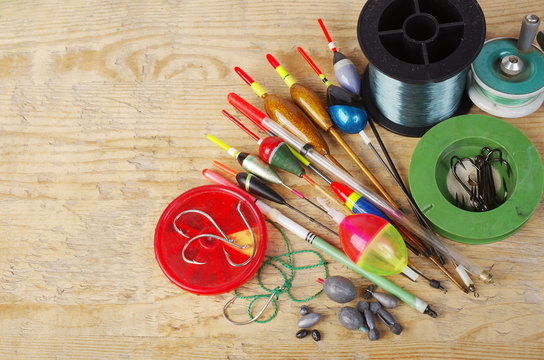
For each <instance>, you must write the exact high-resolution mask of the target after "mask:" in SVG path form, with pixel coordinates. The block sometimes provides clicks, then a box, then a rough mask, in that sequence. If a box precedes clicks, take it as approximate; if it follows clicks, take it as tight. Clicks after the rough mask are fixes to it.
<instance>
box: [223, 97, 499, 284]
mask: <svg viewBox="0 0 544 360" xmlns="http://www.w3.org/2000/svg"><path fill="white" fill-rule="evenodd" d="M227 98H228V101H229V103H230V104H231V105H233V106H234V107H235V108H236V109H237V110H238V111H240V112H241V113H242V114H244V116H246V117H247V118H248V119H250V120H251V121H252V122H254V123H260V124H262V125H263V126H264V127H266V128H267V129H268V130H269V131H271V132H273V133H274V134H275V135H276V136H278V137H280V138H281V139H282V140H283V141H285V142H286V143H287V144H288V145H290V146H291V147H292V148H294V149H295V150H297V151H299V152H301V155H303V156H304V157H307V158H308V159H309V160H310V161H311V162H312V163H315V164H317V165H318V166H320V167H321V168H322V169H323V170H324V171H326V172H327V173H329V174H331V175H332V176H335V177H336V178H338V179H339V180H340V181H342V182H343V183H345V184H346V185H348V186H349V187H351V188H352V189H353V190H355V191H357V192H358V193H359V194H361V195H362V196H364V197H365V199H367V200H368V201H369V202H371V203H372V204H373V205H374V206H376V207H377V208H379V209H380V210H382V211H383V212H384V213H385V214H386V215H387V217H388V218H390V219H391V220H393V221H394V222H395V223H399V224H400V225H402V226H403V227H405V228H406V229H407V230H409V231H411V232H412V233H413V234H414V235H416V236H418V237H419V238H420V239H422V240H423V241H425V242H426V243H427V244H429V245H430V246H434V247H435V248H436V249H437V250H438V251H440V252H441V253H442V254H443V255H444V256H446V257H448V258H450V259H452V260H454V261H455V262H456V263H457V264H458V265H461V266H463V267H464V268H465V270H467V271H468V272H469V273H471V274H474V275H476V276H478V277H480V279H481V280H482V281H484V282H485V283H487V284H489V283H493V276H492V274H491V272H490V270H488V269H484V268H483V267H481V266H480V265H478V264H476V263H475V262H474V261H472V260H470V259H469V258H467V257H466V256H464V255H463V254H461V253H459V252H458V251H457V250H455V249H454V248H453V247H451V246H447V245H446V244H444V243H443V242H442V241H441V240H440V239H439V238H438V236H437V235H435V234H433V233H431V232H429V231H428V230H427V229H425V228H423V227H421V226H420V225H419V224H417V223H415V222H414V221H412V220H411V219H410V218H409V217H408V216H407V215H406V214H404V213H403V212H402V211H401V210H400V209H398V208H396V207H394V206H392V205H391V204H390V203H389V202H387V201H386V200H384V199H382V198H381V197H380V196H378V195H376V194H375V193H374V192H372V191H371V190H369V189H367V188H366V187H365V186H363V185H362V184H361V183H360V182H359V181H358V180H356V179H355V178H353V177H352V176H351V175H350V174H348V173H347V172H346V171H344V170H342V169H340V168H339V167H338V166H336V165H335V164H334V163H332V162H331V161H330V160H329V159H327V158H326V157H324V156H323V155H321V154H320V153H319V152H318V151H316V150H315V149H313V147H312V146H311V144H308V143H305V142H303V141H302V140H300V139H299V138H298V137H296V136H294V135H293V134H292V133H290V132H289V131H288V130H287V129H285V128H283V127H282V126H280V125H278V124H277V123H276V122H274V121H273V120H272V119H271V118H269V117H268V116H266V115H265V114H264V113H263V112H261V111H260V110H258V109H257V108H255V107H254V106H253V105H251V104H250V103H248V102H247V101H245V100H244V99H242V98H241V97H240V96H238V95H237V94H235V93H230V94H228V97H227Z"/></svg>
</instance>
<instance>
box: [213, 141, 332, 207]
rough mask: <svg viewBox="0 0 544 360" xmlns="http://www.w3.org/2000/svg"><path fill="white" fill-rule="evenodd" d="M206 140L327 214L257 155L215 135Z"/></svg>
mask: <svg viewBox="0 0 544 360" xmlns="http://www.w3.org/2000/svg"><path fill="white" fill-rule="evenodd" d="M206 138H207V139H208V140H210V141H211V142H213V143H214V144H216V145H218V146H219V147H221V148H222V149H224V150H226V151H227V153H228V154H229V155H230V156H232V157H233V158H235V159H236V160H237V161H238V163H240V165H242V167H243V168H244V169H245V170H246V171H248V172H250V173H252V174H255V175H257V176H258V177H259V178H261V179H263V180H264V181H267V182H270V183H272V184H276V185H282V186H283V187H285V188H287V189H288V190H289V191H291V192H292V193H293V194H295V195H296V196H298V197H299V198H301V199H304V200H306V201H307V202H308V203H310V204H311V205H313V206H315V207H316V208H317V209H319V210H321V211H322V212H324V213H327V211H325V209H323V208H322V207H321V206H319V205H317V204H316V203H314V202H313V201H311V200H310V199H308V198H307V197H305V196H304V195H302V194H301V193H300V192H298V191H297V190H295V189H293V188H292V187H290V186H289V185H287V184H286V183H285V182H284V181H283V180H282V179H281V178H280V176H279V175H278V174H277V173H276V172H275V171H274V169H272V168H271V167H270V166H268V164H267V163H265V162H264V161H263V160H262V159H261V158H259V157H258V156H255V155H251V154H249V153H245V152H240V151H238V150H237V149H236V148H233V147H231V146H229V145H227V144H225V143H224V142H223V141H221V140H219V139H218V138H216V137H215V136H213V135H209V134H208V135H206Z"/></svg>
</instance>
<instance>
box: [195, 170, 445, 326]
mask: <svg viewBox="0 0 544 360" xmlns="http://www.w3.org/2000/svg"><path fill="white" fill-rule="evenodd" d="M202 174H203V175H204V176H205V177H206V178H207V179H209V180H211V181H213V182H216V183H218V184H222V185H225V186H234V184H232V183H231V182H230V181H228V180H227V179H225V178H224V177H223V176H221V175H219V174H218V173H216V172H214V171H212V170H209V169H204V171H202ZM254 201H255V204H256V205H257V206H258V207H259V209H260V210H261V212H262V213H263V215H264V216H266V217H267V218H268V219H269V220H270V221H272V222H275V223H277V224H279V225H281V226H283V227H285V228H286V229H288V230H289V231H291V232H292V233H293V234H295V235H296V236H297V237H299V238H301V239H303V240H305V241H306V242H308V243H309V244H310V245H312V246H314V247H315V248H317V249H318V250H321V251H323V252H324V253H325V254H327V255H328V256H330V257H332V258H333V259H334V260H336V261H338V262H339V263H341V264H343V265H344V266H346V267H348V268H349V269H351V270H353V271H355V272H356V273H358V274H359V275H362V276H363V277H365V278H366V279H368V280H369V281H371V282H373V283H374V284H376V285H378V286H380V287H381V288H382V289H383V290H385V291H387V292H389V293H391V294H393V295H395V296H396V297H397V298H399V299H400V300H402V301H404V302H405V303H406V304H408V305H409V306H411V307H412V308H414V309H416V310H417V311H419V312H420V313H422V314H427V315H429V316H431V317H433V318H435V317H436V316H437V314H436V312H435V311H434V310H432V309H431V307H430V306H429V304H427V303H426V302H425V301H423V300H421V299H420V298H418V297H416V296H415V295H414V294H412V293H410V292H408V291H406V290H404V289H403V288H401V287H400V286H398V285H396V284H394V283H393V282H391V281H389V280H388V279H386V278H384V277H382V276H380V275H376V274H373V273H371V272H368V271H366V270H364V269H362V268H360V267H359V266H357V265H356V264H355V263H354V262H353V261H351V260H350V259H349V258H348V256H347V255H346V254H345V253H344V252H342V251H341V250H338V249H337V248H336V247H334V246H333V245H331V244H329V243H328V242H327V241H325V240H323V239H322V238H320V237H319V236H317V235H315V234H314V233H312V232H311V231H309V230H307V229H306V228H304V227H302V226H301V225H299V224H298V223H296V222H294V221H293V220H291V219H290V218H288V217H287V216H285V215H283V214H282V213H281V212H280V211H278V210H277V209H274V208H272V207H270V206H268V205H267V204H265V203H264V202H262V201H260V200H258V199H255V198H254Z"/></svg>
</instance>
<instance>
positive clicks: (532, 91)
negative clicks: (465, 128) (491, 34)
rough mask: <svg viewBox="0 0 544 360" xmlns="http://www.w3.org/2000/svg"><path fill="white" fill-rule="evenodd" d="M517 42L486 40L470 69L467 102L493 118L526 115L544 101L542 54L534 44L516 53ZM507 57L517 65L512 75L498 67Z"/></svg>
mask: <svg viewBox="0 0 544 360" xmlns="http://www.w3.org/2000/svg"><path fill="white" fill-rule="evenodd" d="M517 40H518V39H513V38H498V39H491V40H488V41H487V42H486V43H485V44H484V46H483V48H482V51H481V52H480V54H479V55H478V57H477V58H476V60H474V63H473V64H472V66H471V71H470V74H469V78H468V79H469V80H468V81H469V83H468V86H467V88H468V94H469V96H470V99H471V100H472V101H473V102H474V104H476V106H478V107H479V108H480V109H482V110H484V111H486V112H488V113H490V114H492V115H495V116H500V117H505V118H517V117H522V116H526V115H529V114H531V113H533V112H534V111H536V110H537V109H538V108H539V107H540V106H541V105H542V103H543V102H544V53H543V52H542V51H541V50H540V49H538V48H537V47H536V46H534V45H532V46H531V47H530V48H529V50H527V51H520V50H519V49H518V48H517ZM509 58H512V59H513V60H514V61H515V62H516V65H517V66H519V70H518V71H517V72H515V73H509V72H508V70H505V69H504V67H503V66H501V63H502V61H503V60H505V59H509Z"/></svg>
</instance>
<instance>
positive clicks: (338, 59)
mask: <svg viewBox="0 0 544 360" xmlns="http://www.w3.org/2000/svg"><path fill="white" fill-rule="evenodd" d="M317 22H318V23H319V26H321V30H323V34H325V38H326V39H327V42H328V43H329V49H331V51H332V54H333V56H332V64H333V68H334V75H335V76H336V80H338V83H340V85H341V86H342V87H343V88H344V89H347V90H349V91H350V92H351V93H353V94H359V92H360V91H361V77H360V76H359V71H357V68H356V67H355V65H353V63H352V62H351V60H350V59H348V58H347V57H345V56H344V54H342V53H341V52H340V51H338V49H337V48H336V45H335V44H334V42H333V41H332V39H331V36H330V35H329V32H328V31H327V28H326V27H325V24H324V23H323V20H321V19H317Z"/></svg>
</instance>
